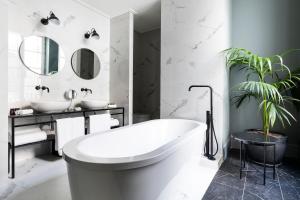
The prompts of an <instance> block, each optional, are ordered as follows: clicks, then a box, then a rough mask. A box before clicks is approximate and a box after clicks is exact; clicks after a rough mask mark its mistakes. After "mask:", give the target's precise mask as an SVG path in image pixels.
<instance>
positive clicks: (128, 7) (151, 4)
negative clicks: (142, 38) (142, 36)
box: [82, 0, 161, 33]
mask: <svg viewBox="0 0 300 200" xmlns="http://www.w3.org/2000/svg"><path fill="white" fill-rule="evenodd" d="M82 1H83V2H85V3H87V4H89V5H90V6H92V7H95V8H96V9H98V10H100V11H102V12H104V13H105V14H107V15H108V16H110V17H115V16H118V15H120V14H124V13H125V12H128V11H132V12H133V13H135V15H134V28H135V30H136V31H138V32H141V33H143V32H147V31H151V30H154V29H156V28H159V27H160V3H161V2H160V0H82Z"/></svg>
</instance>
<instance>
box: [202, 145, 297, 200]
mask: <svg viewBox="0 0 300 200" xmlns="http://www.w3.org/2000/svg"><path fill="white" fill-rule="evenodd" d="M246 167H248V169H256V170H259V172H247V174H246V173H245V172H244V173H243V178H242V179H240V178H239V156H238V152H236V151H233V152H231V154H230V156H229V158H228V159H227V160H226V161H225V162H224V163H223V164H222V166H221V168H220V169H219V171H218V172H217V174H216V175H215V177H214V179H213V181H212V183H211V184H210V186H209V188H208V190H207V191H206V194H205V195H204V198H203V199H204V200H213V199H224V200H231V199H232V200H239V199H243V200H300V164H299V163H292V162H287V161H286V162H284V164H283V165H282V166H280V167H278V169H277V174H276V179H275V180H273V177H272V169H268V171H269V172H268V173H267V179H266V185H265V186H264V185H263V174H262V172H263V171H262V169H263V168H262V167H259V166H257V165H254V164H247V166H246Z"/></svg>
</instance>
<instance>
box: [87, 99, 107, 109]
mask: <svg viewBox="0 0 300 200" xmlns="http://www.w3.org/2000/svg"><path fill="white" fill-rule="evenodd" d="M81 106H82V107H84V108H87V109H101V108H105V107H106V106H107V102H106V101H100V100H82V101H81Z"/></svg>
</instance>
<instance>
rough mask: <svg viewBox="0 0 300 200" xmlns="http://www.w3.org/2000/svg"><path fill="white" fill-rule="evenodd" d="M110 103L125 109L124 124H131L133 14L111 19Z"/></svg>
mask: <svg viewBox="0 0 300 200" xmlns="http://www.w3.org/2000/svg"><path fill="white" fill-rule="evenodd" d="M110 31H111V35H110V55H111V56H110V101H111V102H114V103H116V104H117V105H118V106H123V107H125V124H131V123H132V102H133V100H132V99H133V98H132V92H133V90H132V88H133V14H132V13H130V12H129V13H125V14H123V15H120V16H117V17H114V18H112V19H111V25H110Z"/></svg>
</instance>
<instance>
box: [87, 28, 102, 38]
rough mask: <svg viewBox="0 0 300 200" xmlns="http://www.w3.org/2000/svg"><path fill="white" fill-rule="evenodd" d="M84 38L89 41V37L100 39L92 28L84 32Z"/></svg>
mask: <svg viewBox="0 0 300 200" xmlns="http://www.w3.org/2000/svg"><path fill="white" fill-rule="evenodd" d="M84 37H85V39H89V38H90V37H92V38H95V39H97V40H99V39H100V36H99V34H98V33H97V31H96V30H95V29H94V28H92V29H91V30H90V31H88V32H86V33H85V34H84Z"/></svg>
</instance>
